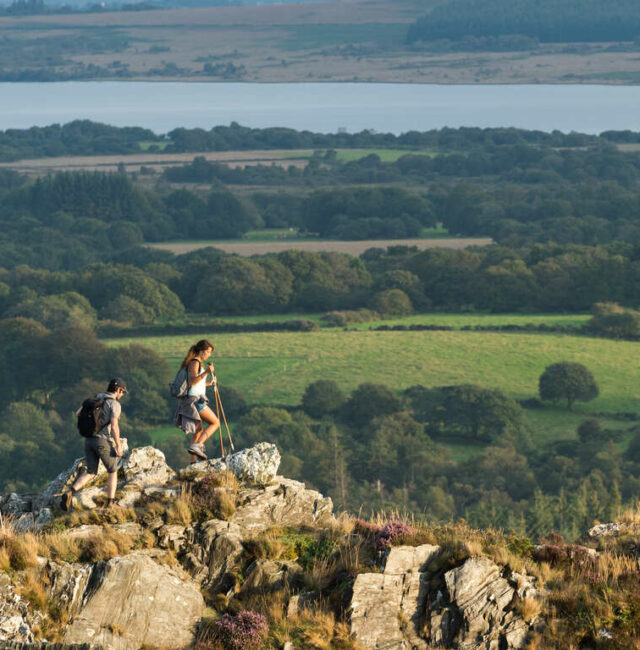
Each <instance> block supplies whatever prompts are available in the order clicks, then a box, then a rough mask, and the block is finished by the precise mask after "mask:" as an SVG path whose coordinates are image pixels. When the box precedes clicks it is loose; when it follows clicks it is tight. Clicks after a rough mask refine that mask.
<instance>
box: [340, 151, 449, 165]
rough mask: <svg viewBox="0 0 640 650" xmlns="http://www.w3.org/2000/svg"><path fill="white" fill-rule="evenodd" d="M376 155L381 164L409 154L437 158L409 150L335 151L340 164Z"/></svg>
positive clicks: (430, 152)
mask: <svg viewBox="0 0 640 650" xmlns="http://www.w3.org/2000/svg"><path fill="white" fill-rule="evenodd" d="M372 153H374V154H376V156H378V157H379V158H380V160H382V162H395V161H396V160H398V158H402V156H407V155H409V154H411V155H412V156H428V157H430V158H433V157H434V156H437V155H438V154H437V152H435V151H424V150H409V149H336V158H337V159H338V160H339V161H341V162H353V161H354V160H361V159H362V158H364V157H365V156H370V155H371V154H372Z"/></svg>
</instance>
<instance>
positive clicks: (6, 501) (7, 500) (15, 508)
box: [0, 492, 31, 517]
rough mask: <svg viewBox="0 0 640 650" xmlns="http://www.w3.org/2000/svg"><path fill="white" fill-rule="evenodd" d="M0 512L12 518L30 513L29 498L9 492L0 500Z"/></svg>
mask: <svg viewBox="0 0 640 650" xmlns="http://www.w3.org/2000/svg"><path fill="white" fill-rule="evenodd" d="M0 512H1V513H2V514H3V515H12V516H14V517H15V516H17V515H21V514H22V513H24V512H31V498H30V497H26V496H20V495H19V494H16V493H15V492H11V493H10V494H7V495H5V496H4V497H2V499H0Z"/></svg>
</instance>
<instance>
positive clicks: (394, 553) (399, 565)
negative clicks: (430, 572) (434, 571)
mask: <svg viewBox="0 0 640 650" xmlns="http://www.w3.org/2000/svg"><path fill="white" fill-rule="evenodd" d="M439 551H440V547H439V546H432V545H431V544H422V545H420V546H393V547H392V548H391V549H390V550H389V554H388V555H387V560H386V562H385V566H384V572H385V573H387V574H389V575H398V574H402V573H407V572H409V571H424V566H425V564H426V563H427V562H428V561H429V560H430V559H431V558H432V557H434V556H435V555H436V554H437V553H438V552H439Z"/></svg>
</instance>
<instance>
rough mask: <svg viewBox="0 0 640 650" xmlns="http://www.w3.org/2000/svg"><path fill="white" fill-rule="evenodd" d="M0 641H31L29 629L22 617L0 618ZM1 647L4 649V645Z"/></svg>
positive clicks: (31, 634) (31, 636)
mask: <svg viewBox="0 0 640 650" xmlns="http://www.w3.org/2000/svg"><path fill="white" fill-rule="evenodd" d="M0 641H21V642H24V643H30V642H32V641H33V633H32V632H31V628H30V627H29V625H27V622H26V621H25V620H24V619H23V618H22V616H0ZM2 647H5V646H4V644H3V646H2Z"/></svg>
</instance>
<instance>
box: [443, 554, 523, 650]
mask: <svg viewBox="0 0 640 650" xmlns="http://www.w3.org/2000/svg"><path fill="white" fill-rule="evenodd" d="M444 578H445V583H446V586H447V591H448V593H449V601H450V603H451V607H450V608H449V609H448V610H446V611H445V612H444V614H443V616H442V624H441V631H442V638H443V641H444V643H445V645H455V646H456V647H458V648H460V650H476V649H478V650H479V649H480V648H494V647H495V648H496V650H497V648H504V649H505V650H507V649H511V648H521V647H523V645H524V642H525V638H526V634H527V631H528V625H527V624H526V623H525V622H524V621H523V620H522V619H521V618H520V617H519V616H517V615H516V613H515V612H514V610H513V609H512V607H510V606H511V604H512V601H513V600H514V596H515V595H516V589H515V588H514V587H513V586H511V584H510V583H509V581H507V580H506V579H505V578H503V577H502V575H501V569H500V567H498V566H497V565H496V564H495V563H494V562H492V561H491V560H490V559H489V558H486V557H474V558H469V559H468V560H466V562H465V563H464V564H463V565H462V566H459V567H457V568H455V569H451V570H450V571H447V572H446V573H445V576H444ZM432 623H433V620H432Z"/></svg>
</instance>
